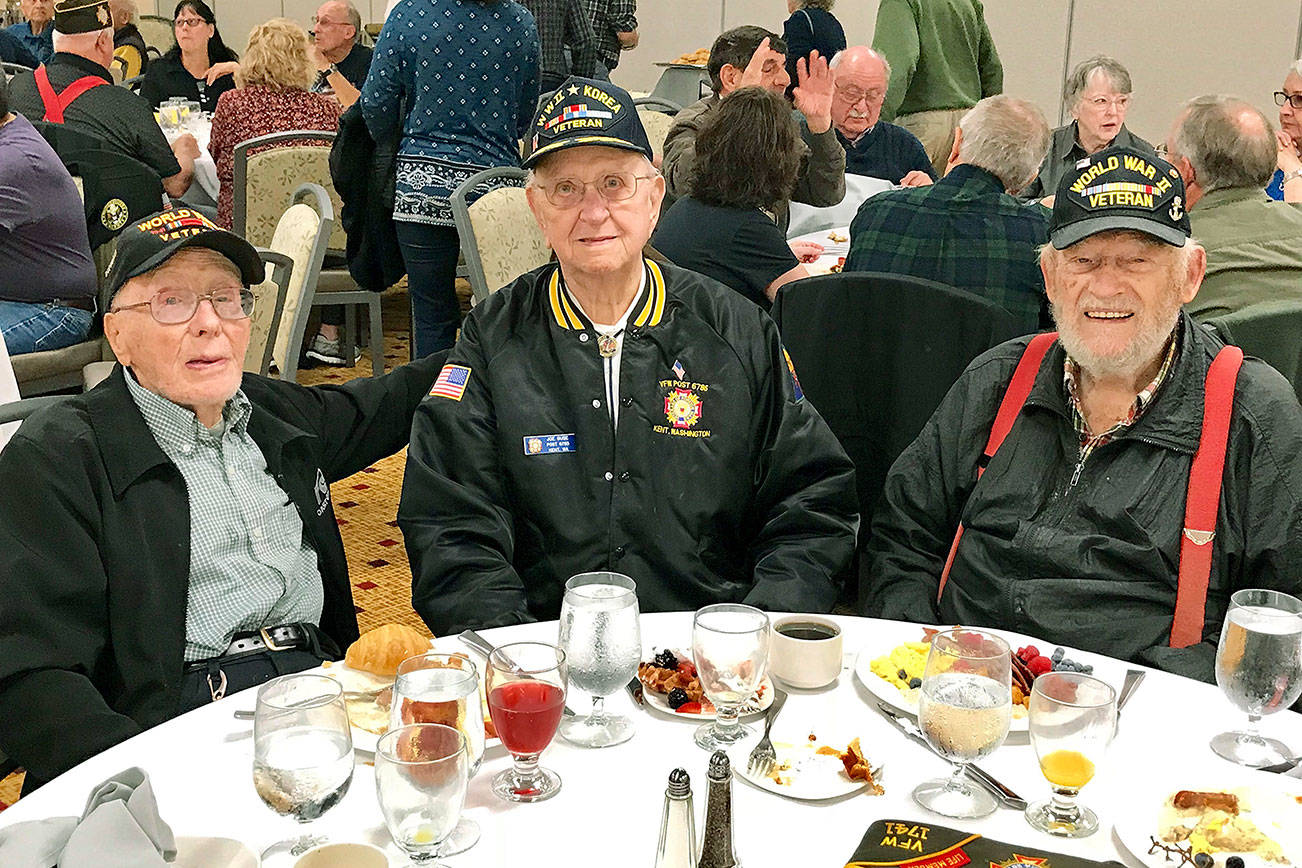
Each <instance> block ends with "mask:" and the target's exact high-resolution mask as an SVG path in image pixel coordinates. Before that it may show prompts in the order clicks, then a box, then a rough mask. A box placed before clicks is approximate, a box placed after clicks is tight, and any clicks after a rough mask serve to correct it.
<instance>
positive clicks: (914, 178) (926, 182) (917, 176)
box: [900, 169, 936, 187]
mask: <svg viewBox="0 0 1302 868" xmlns="http://www.w3.org/2000/svg"><path fill="white" fill-rule="evenodd" d="M934 183H936V182H935V181H933V180H931V176H930V175H928V174H927V173H926V172H924V171H922V170H921V169H914V170H913V171H912V172H909V174H907V175H905V176H904V177H903V178H901V179H900V186H901V187H929V186H931V185H932V184H934Z"/></svg>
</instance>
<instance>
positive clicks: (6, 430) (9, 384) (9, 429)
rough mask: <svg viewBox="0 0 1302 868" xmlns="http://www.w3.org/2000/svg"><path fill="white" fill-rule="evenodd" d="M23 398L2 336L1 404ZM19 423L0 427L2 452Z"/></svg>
mask: <svg viewBox="0 0 1302 868" xmlns="http://www.w3.org/2000/svg"><path fill="white" fill-rule="evenodd" d="M20 398H22V395H20V394H19V393H18V380H17V378H15V377H14V365H13V362H11V361H9V350H8V349H7V348H6V347H5V339H4V336H2V335H0V404H7V403H9V402H10V401H17V400H19V399H20ZM18 425H19V423H18V422H9V423H7V424H5V425H0V450H3V449H4V448H5V444H7V443H8V442H9V438H11V437H13V436H14V432H15V431H17V430H18Z"/></svg>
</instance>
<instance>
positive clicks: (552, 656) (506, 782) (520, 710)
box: [488, 642, 568, 802]
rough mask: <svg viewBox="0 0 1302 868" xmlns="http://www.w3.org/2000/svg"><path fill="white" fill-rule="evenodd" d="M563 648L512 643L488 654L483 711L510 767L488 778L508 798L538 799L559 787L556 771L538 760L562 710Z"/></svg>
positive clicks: (525, 800) (508, 799)
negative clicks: (486, 697)
mask: <svg viewBox="0 0 1302 868" xmlns="http://www.w3.org/2000/svg"><path fill="white" fill-rule="evenodd" d="M567 674H568V667H567V665H566V662H565V652H564V651H562V650H561V649H559V648H557V647H556V646H555V645H547V644H545V643H542V642H513V643H512V644H510V645H503V646H502V647H500V648H497V649H496V650H494V651H493V653H492V654H490V655H489V657H488V713H489V714H490V715H492V717H493V727H494V728H495V729H496V730H497V737H498V738H500V739H501V740H502V744H504V745H505V746H506V749H507V750H508V751H510V752H511V759H512V760H513V761H514V762H513V765H512V767H511V768H509V769H507V770H506V771H504V772H500V773H499V774H497V775H496V776H495V777H494V778H493V784H492V789H493V792H494V793H495V794H496V795H497V796H498V797H499V798H502V799H506V800H507V801H509V802H541V801H542V800H543V799H550V798H551V797H552V796H554V795H556V794H557V793H558V792H560V789H561V778H560V775H558V774H556V773H555V772H553V771H551V770H550V769H545V768H542V767H540V766H539V765H538V755H539V754H540V753H542V752H543V750H544V749H545V748H546V747H547V745H549V744H551V741H552V737H553V736H554V735H556V727H557V725H558V724H560V722H561V713H562V711H564V709H565V688H566V683H567V681H566V678H567Z"/></svg>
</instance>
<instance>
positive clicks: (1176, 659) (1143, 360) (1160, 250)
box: [863, 148, 1302, 681]
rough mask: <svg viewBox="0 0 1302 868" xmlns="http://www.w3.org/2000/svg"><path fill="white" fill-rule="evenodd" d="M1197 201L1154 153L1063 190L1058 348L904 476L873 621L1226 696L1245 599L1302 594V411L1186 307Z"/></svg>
mask: <svg viewBox="0 0 1302 868" xmlns="http://www.w3.org/2000/svg"><path fill="white" fill-rule="evenodd" d="M1186 207H1187V203H1186V198H1185V190H1184V185H1183V183H1182V182H1181V179H1180V176H1179V173H1178V172H1177V171H1176V170H1175V169H1174V168H1172V167H1171V166H1170V165H1169V164H1167V163H1165V162H1163V161H1162V160H1158V159H1155V158H1154V157H1153V156H1151V155H1146V154H1145V153H1144V152H1142V151H1138V150H1129V149H1124V148H1115V149H1108V150H1104V151H1100V152H1099V153H1096V154H1093V155H1091V156H1089V157H1088V158H1086V159H1084V160H1081V161H1080V162H1078V163H1077V164H1076V166H1075V167H1074V169H1073V170H1072V171H1070V172H1068V173H1067V174H1066V175H1065V176H1064V178H1063V179H1062V181H1061V183H1060V184H1059V186H1058V189H1057V198H1056V200H1055V204H1054V211H1053V218H1052V220H1051V222H1050V244H1048V245H1046V246H1045V247H1044V248H1043V250H1042V253H1041V258H1040V265H1041V268H1042V270H1043V272H1044V281H1045V286H1046V289H1047V291H1048V296H1049V300H1050V302H1051V303H1052V306H1053V318H1054V321H1055V323H1056V324H1057V327H1058V332H1057V334H1056V335H1055V334H1053V333H1050V334H1047V335H1040V336H1036V337H1034V338H1031V337H1024V338H1018V339H1016V340H1014V341H1010V342H1008V343H1006V344H1003V345H1002V346H999V347H996V348H995V349H993V350H991V351H990V352H988V353H986V354H984V355H983V356H981V357H979V358H978V359H976V360H975V361H974V362H973V363H972V364H971V365H969V366H968V369H967V370H966V371H965V372H964V374H963V375H962V377H960V379H959V381H958V382H957V384H955V386H954V387H953V389H951V390H950V393H949V394H948V396H946V398H945V401H944V402H943V403H942V404H941V406H940V408H939V409H938V410H937V411H936V413H935V415H934V416H933V417H932V419H931V421H930V422H928V423H927V426H926V428H925V429H924V430H923V432H922V433H921V434H920V435H919V437H918V439H917V440H916V441H915V442H914V443H913V444H912V445H911V446H910V447H909V448H908V449H907V450H905V452H904V453H903V454H902V455H901V456H900V458H899V459H898V460H897V461H896V463H895V465H894V466H893V467H892V468H891V472H890V475H889V477H888V478H887V481H886V488H885V493H884V498H885V503H884V506H883V507H881V508H879V509H878V511H877V514H876V518H875V521H874V523H873V528H872V537H871V541H870V543H869V557H870V558H871V563H872V569H871V571H870V573H869V574H868V575H869V576H870V578H869V579H867V580H866V582H867V583H868V584H867V586H866V587H865V588H864V589H863V591H864V599H865V601H866V608H867V610H868V612H869V613H870V614H872V615H877V616H880V617H885V618H896V619H901V620H909V621H921V622H924V623H933V624H936V623H940V624H957V623H961V624H967V625H972V626H992V627H1003V628H1006V629H1009V630H1016V631H1018V632H1020V633H1027V634H1031V635H1034V636H1037V637H1040V638H1042V639H1044V640H1045V641H1047V642H1052V643H1055V644H1061V645H1066V646H1071V647H1074V648H1083V649H1086V650H1089V651H1095V652H1098V653H1103V654H1107V655H1109V656H1112V657H1118V658H1122V659H1126V660H1131V661H1135V662H1138V663H1143V664H1145V665H1149V666H1156V667H1159V668H1162V669H1167V670H1170V671H1174V672H1178V673H1180V674H1184V675H1189V676H1192V677H1196V678H1201V679H1203V680H1207V681H1210V680H1211V679H1212V675H1213V663H1214V659H1215V652H1216V641H1217V638H1218V636H1219V634H1220V628H1221V623H1222V621H1223V619H1224V617H1225V612H1226V609H1227V607H1228V602H1229V597H1230V595H1231V594H1232V593H1233V592H1234V591H1236V590H1239V589H1240V588H1247V587H1254V588H1272V589H1276V590H1279V591H1283V592H1285V593H1288V594H1293V595H1295V596H1296V595H1298V594H1299V592H1302V505H1300V504H1299V497H1302V408H1299V406H1298V402H1297V399H1296V398H1295V396H1294V393H1293V389H1292V387H1291V386H1290V385H1289V384H1288V382H1287V381H1286V380H1285V379H1284V378H1283V377H1282V376H1281V375H1280V374H1279V373H1277V372H1276V371H1275V370H1274V369H1272V368H1270V367H1269V366H1268V365H1266V364H1265V363H1263V362H1261V361H1260V360H1257V359H1251V358H1250V359H1242V354H1241V353H1240V352H1239V351H1238V350H1237V349H1236V348H1224V347H1223V346H1222V345H1221V343H1220V342H1219V341H1218V340H1216V338H1214V337H1213V336H1212V335H1211V334H1210V333H1209V332H1207V331H1205V330H1204V329H1203V328H1202V327H1200V326H1198V325H1196V324H1195V323H1194V322H1193V321H1192V320H1191V319H1190V318H1189V316H1188V315H1187V314H1185V313H1183V312H1182V311H1181V305H1182V304H1183V303H1185V302H1188V301H1190V300H1191V299H1193V297H1194V296H1195V295H1196V294H1197V292H1198V287H1199V284H1200V283H1201V282H1202V278H1203V273H1204V270H1205V267H1206V256H1205V254H1204V252H1203V249H1202V247H1201V246H1200V245H1199V244H1198V243H1197V242H1196V241H1195V240H1193V239H1192V238H1190V237H1189V219H1188V215H1187V214H1186V211H1185V208H1186ZM1240 364H1241V366H1240ZM983 446H984V449H983V448H982V447H983ZM1195 454H1197V455H1198V460H1195ZM978 479H979V482H978Z"/></svg>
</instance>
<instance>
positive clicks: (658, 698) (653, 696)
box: [642, 675, 773, 721]
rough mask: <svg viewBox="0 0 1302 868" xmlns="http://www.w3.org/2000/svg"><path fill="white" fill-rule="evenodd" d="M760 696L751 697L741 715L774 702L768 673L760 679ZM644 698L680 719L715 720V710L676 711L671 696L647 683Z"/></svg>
mask: <svg viewBox="0 0 1302 868" xmlns="http://www.w3.org/2000/svg"><path fill="white" fill-rule="evenodd" d="M759 694H760V695H759V698H758V699H756V698H755V697H751V700H750V701H749V702H747V703H746V704H745V705H743V706H742V707H741V716H742V717H749V716H753V715H756V714H759V713H761V712H762V711H764V709H766V708H768V707H769V706H770V705H772V704H773V682H772V681H770V680H769V677H768V676H767V675H765V676H764V678H763V679H762V680H761V681H760V689H759ZM642 698H643V699H645V700H646V704H647V705H649V706H651V707H652V708H654V709H655V710H656V711H659V712H662V713H664V714H667V715H669V716H670V717H674V718H678V719H679V720H695V721H701V720H714V718H715V717H717V716H718V715H716V714H715V713H714V712H713V711H702V712H697V713H691V712H687V713H681V712H677V711H674V710H673V709H672V708H670V707H669V697H668V696H667V695H665V694H663V693H657V692H656V691H654V690H652V689H651V688H649V687H647V686H646V685H645V684H644V685H642Z"/></svg>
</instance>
